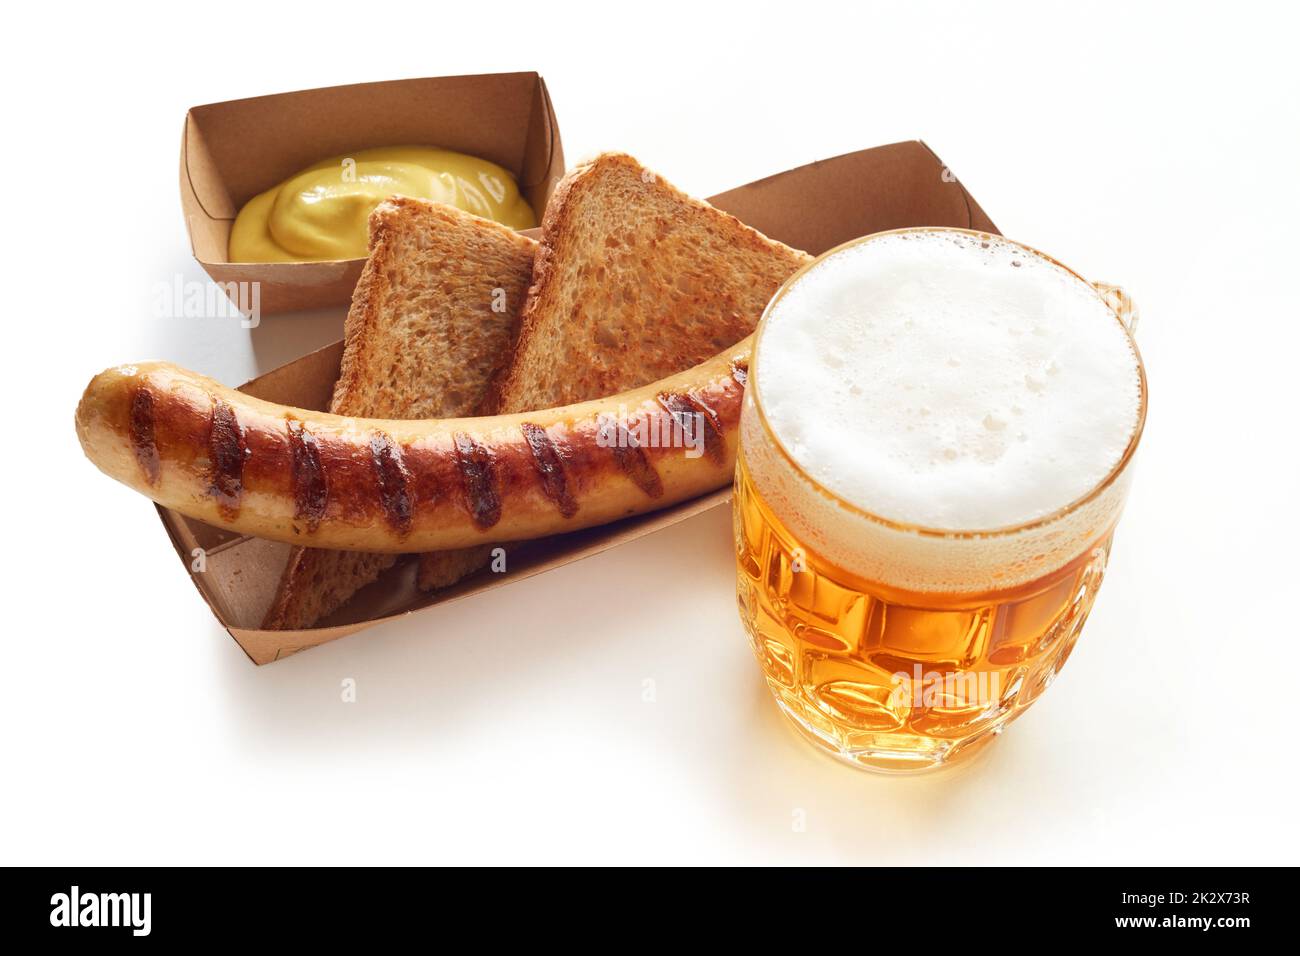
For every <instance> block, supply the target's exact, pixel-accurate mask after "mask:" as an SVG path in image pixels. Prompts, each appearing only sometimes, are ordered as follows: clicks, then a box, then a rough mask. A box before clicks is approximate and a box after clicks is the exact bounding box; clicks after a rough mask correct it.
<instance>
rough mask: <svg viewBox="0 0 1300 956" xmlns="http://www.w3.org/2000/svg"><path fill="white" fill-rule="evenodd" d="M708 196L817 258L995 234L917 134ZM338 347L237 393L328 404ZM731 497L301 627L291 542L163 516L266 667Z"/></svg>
mask: <svg viewBox="0 0 1300 956" xmlns="http://www.w3.org/2000/svg"><path fill="white" fill-rule="evenodd" d="M709 201H710V202H712V203H713V204H714V205H715V206H717V207H718V208H720V209H724V210H726V211H727V212H730V213H732V214H734V215H735V216H737V217H739V218H740V219H741V220H743V221H744V222H747V223H749V224H750V225H752V226H754V227H756V228H757V229H760V230H762V231H763V232H764V233H766V234H767V235H769V236H771V237H773V238H775V239H780V240H781V241H782V242H785V243H788V244H789V245H792V246H795V247H796V248H800V249H804V250H807V251H808V252H811V253H821V252H824V251H826V250H827V249H830V248H832V247H834V246H836V245H839V244H840V243H842V242H845V241H847V240H849V239H852V238H855V237H857V236H861V235H866V234H868V233H872V232H880V231H882V230H885V229H897V228H900V227H904V226H960V227H963V228H968V229H978V230H982V231H985V232H996V231H997V229H996V227H995V226H994V225H993V223H992V221H991V220H990V219H989V218H988V216H986V215H985V214H984V211H983V210H982V209H980V207H979V206H978V205H977V204H976V202H975V200H974V199H972V198H971V196H970V195H969V194H968V193H967V192H966V190H965V189H964V188H963V187H962V185H961V184H960V183H959V182H958V181H957V180H956V179H955V178H954V177H953V176H952V174H951V173H950V172H949V171H948V169H947V167H945V166H944V165H943V163H941V162H940V161H939V158H938V157H937V156H935V155H934V153H933V152H931V151H930V149H929V148H928V147H927V146H926V145H925V144H924V143H921V142H917V141H913V142H905V143H896V144H894V145H891V146H882V147H878V148H876V149H867V150H862V151H861V152H856V153H849V154H847V155H844V156H838V157H836V158H834V159H828V160H823V161H821V162H817V163H812V164H811V165H808V166H802V167H800V168H798V169H792V170H789V171H787V172H784V173H778V174H777V175H775V176H769V177H768V178H766V179H761V180H759V181H757V182H753V183H750V184H749V185H747V186H741V187H739V188H738V189H733V190H731V191H729V192H725V193H722V194H720V195H717V196H713V197H711V199H710V200H709ZM342 354H343V343H342V342H338V343H335V344H334V345H330V346H327V347H325V348H323V349H320V350H318V351H316V352H312V353H311V354H310V355H305V356H303V357H302V358H300V359H298V360H296V361H293V362H290V363H288V364H287V365H282V366H281V367H279V368H277V369H275V370H273V371H271V372H268V373H267V374H265V375H262V376H260V377H258V378H256V379H254V380H253V381H251V382H249V383H247V384H246V385H244V386H242V391H245V392H247V393H249V394H250V395H254V396H257V397H258V398H263V399H267V400H268V401H274V402H281V403H284V404H289V405H296V406H298V407H301V408H308V409H314V410H325V409H327V408H328V406H329V400H330V394H331V391H332V390H333V387H334V380H335V378H337V376H338V369H339V360H340V357H341V356H342ZM730 496H731V490H730V489H729V488H725V489H720V490H718V491H715V492H713V493H712V494H709V495H705V496H702V497H700V498H696V499H693V500H691V501H686V502H682V503H680V504H678V505H676V506H675V507H672V508H668V509H665V510H663V511H658V512H652V513H650V514H646V515H639V516H637V517H634V518H628V519H625V520H623V521H618V522H615V523H613V524H609V525H604V526H601V527H596V528H589V529H587V530H585V531H577V532H573V533H571V534H564V535H555V536H553V537H550V538H544V539H540V540H537V541H532V542H524V543H520V544H515V545H510V546H508V552H509V560H508V567H509V569H508V571H506V572H505V573H500V574H496V573H492V572H490V571H481V572H479V573H478V574H475V575H473V576H471V577H470V578H468V579H466V580H465V581H462V582H461V583H460V584H458V585H456V586H455V587H452V588H448V589H446V590H443V591H438V592H435V593H433V594H424V593H422V592H420V591H419V590H418V589H417V588H416V586H415V565H414V562H405V563H402V564H399V565H398V567H396V568H394V569H393V570H392V571H391V572H389V573H388V574H386V575H384V576H383V577H381V578H380V579H379V580H378V581H376V582H375V583H374V584H372V585H370V586H369V587H367V588H366V589H364V590H363V591H361V592H360V593H359V594H357V596H356V597H355V598H353V599H352V600H351V601H350V602H349V603H348V604H346V605H345V606H344V607H342V608H341V609H339V610H338V611H337V612H335V613H334V614H333V615H331V616H330V617H328V618H326V619H325V620H324V621H323V622H322V624H323V626H321V627H316V628H312V629H309V630H298V631H264V630H260V629H259V625H260V623H261V621H262V618H263V616H264V615H265V613H266V611H267V608H268V607H269V606H270V603H271V600H272V597H273V595H274V592H275V589H276V585H277V584H278V582H279V579H280V573H281V571H282V570H283V568H284V565H285V562H286V560H287V556H288V553H289V547H290V546H289V545H286V544H279V543H276V542H271V541H264V540H261V539H257V538H249V537H243V536H238V535H234V534H232V533H230V532H228V531H223V530H221V529H218V528H214V527H212V526H210V525H206V524H203V523H201V522H198V521H194V520H192V519H189V518H186V517H184V516H182V515H180V514H177V513H176V512H173V511H168V510H166V509H164V508H159V509H158V511H159V514H160V516H161V517H162V521H163V524H164V525H165V526H166V528H167V531H168V534H170V536H171V539H172V543H173V544H174V545H175V547H176V550H177V553H178V554H179V555H180V557H181V559H182V560H183V561H184V562H185V566H186V567H187V568H189V569H190V576H191V578H192V579H193V581H194V585H195V587H197V588H198V589H199V593H200V594H202V595H203V597H204V599H205V600H206V601H207V602H208V605H209V606H210V607H211V608H212V612H213V614H215V615H216V616H217V619H218V620H220V621H221V623H222V625H224V626H225V628H226V629H227V630H228V631H229V632H230V634H231V635H232V636H233V637H234V638H235V640H236V641H238V642H239V644H240V646H241V647H242V648H243V649H244V651H245V652H246V653H247V654H248V656H249V657H250V658H252V660H253V661H254V662H255V663H258V664H265V663H268V662H270V661H274V660H279V659H280V658H282V657H285V656H287V655H289V654H292V653H294V652H296V651H300V650H303V649H304V648H308V647H313V646H315V645H317V644H323V643H325V642H326V641H332V640H334V639H336V638H340V637H344V636H346V635H348V634H353V633H355V632H357V631H360V630H363V629H364V628H367V627H371V626H373V625H374V624H377V623H379V622H381V621H385V620H389V619H391V618H393V617H396V616H399V615H402V614H409V613H412V612H418V611H425V612H427V611H428V609H429V608H432V607H433V606H435V605H438V604H442V603H444V602H447V601H453V600H456V599H458V598H462V597H466V596H468V595H470V594H476V593H478V592H480V591H487V590H491V589H493V588H498V587H502V586H504V585H507V584H509V583H511V582H512V581H517V580H520V579H521V578H525V577H529V576H531V575H534V574H540V573H542V572H543V571H549V570H550V569H552V568H557V567H560V566H561V565H564V564H568V563H570V562H572V561H577V560H579V559H580V558H585V557H588V556H590V555H593V554H597V553H599V552H601V551H604V550H606V549H608V548H612V547H615V546H617V545H619V544H622V543H623V542H625V541H630V540H633V539H634V538H639V537H641V536H642V535H646V534H650V533H651V532H653V531H658V530H660V529H662V528H666V527H668V526H670V525H673V524H676V523H677V522H679V521H684V520H685V519H687V518H689V517H691V516H692V515H696V514H700V513H701V512H703V511H707V510H708V509H710V508H714V507H717V506H718V505H722V504H724V503H726V502H727V501H729V500H730ZM199 567H202V568H203V570H198V568H199ZM430 624H436V618H432V617H431V618H430Z"/></svg>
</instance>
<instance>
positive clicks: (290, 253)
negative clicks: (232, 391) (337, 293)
mask: <svg viewBox="0 0 1300 956" xmlns="http://www.w3.org/2000/svg"><path fill="white" fill-rule="evenodd" d="M398 194H400V195H403V196H413V197H416V198H419V199H432V200H434V201H436V202H440V203H446V204H447V205H449V206H455V207H456V208H457V209H462V210H464V211H465V212H469V213H473V214H474V215H476V216H482V217H483V218H484V219H492V220H495V221H496V222H499V223H502V224H503V225H506V226H510V227H511V228H513V229H530V228H532V227H533V226H535V225H537V217H536V215H535V214H534V213H533V210H532V208H531V207H530V206H529V205H528V202H527V200H525V199H524V197H523V196H521V195H520V194H519V186H518V184H517V183H516V182H515V180H514V177H513V176H511V175H510V173H508V172H506V170H504V169H502V168H501V167H500V166H498V165H497V164H496V163H490V162H488V161H487V160H486V159H478V158H477V157H474V156H467V155H466V154H464V153H456V152H452V151H451V150H448V149H434V148H432V147H429V146H380V147H376V148H374V149H363V150H358V151H357V152H355V153H349V154H347V155H345V156H334V157H331V158H330V159H322V160H321V161H320V162H319V163H315V164H313V165H311V166H308V167H307V168H306V169H304V170H302V172H299V173H297V174H295V175H293V176H291V177H289V178H288V179H286V180H285V181H284V182H282V183H280V185H278V186H276V187H275V188H273V189H268V190H267V191H266V192H264V193H261V194H259V195H257V196H254V197H253V198H252V199H250V200H249V201H248V202H247V203H245V204H244V208H243V209H241V210H239V215H238V216H237V217H235V225H234V228H233V229H232V230H231V232H230V261H231V262H319V261H323V260H332V259H360V258H363V257H365V255H366V252H367V249H366V238H367V237H366V221H367V220H368V219H369V217H370V213H371V212H372V211H373V210H374V208H375V207H376V206H378V205H379V204H380V203H381V202H383V201H384V200H385V199H387V198H388V197H389V196H393V195H398Z"/></svg>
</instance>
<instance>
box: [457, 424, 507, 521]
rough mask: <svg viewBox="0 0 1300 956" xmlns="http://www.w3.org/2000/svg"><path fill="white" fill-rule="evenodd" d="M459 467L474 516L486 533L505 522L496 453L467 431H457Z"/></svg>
mask: <svg viewBox="0 0 1300 956" xmlns="http://www.w3.org/2000/svg"><path fill="white" fill-rule="evenodd" d="M453 438H454V440H455V442H456V466H457V467H458V468H459V469H460V479H461V487H462V488H463V489H464V491H465V503H466V505H468V507H469V513H470V517H472V518H473V519H474V524H475V525H477V526H478V527H479V528H480V529H482V530H486V529H488V528H490V527H492V526H493V525H494V524H496V523H497V522H498V521H500V520H501V499H500V498H498V497H497V492H496V480H495V477H496V476H495V474H494V471H495V469H494V468H493V465H492V452H490V451H488V449H487V447H486V446H484V445H481V444H479V443H478V442H476V441H475V440H474V439H473V438H471V437H470V436H469V435H467V434H465V433H464V432H456V433H455V435H454V436H453Z"/></svg>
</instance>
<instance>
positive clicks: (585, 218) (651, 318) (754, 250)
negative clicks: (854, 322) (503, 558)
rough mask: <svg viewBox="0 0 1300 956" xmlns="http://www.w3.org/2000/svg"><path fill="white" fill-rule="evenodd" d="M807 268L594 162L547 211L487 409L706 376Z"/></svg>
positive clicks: (426, 563)
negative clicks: (706, 367) (516, 329)
mask: <svg viewBox="0 0 1300 956" xmlns="http://www.w3.org/2000/svg"><path fill="white" fill-rule="evenodd" d="M810 258H811V257H810V256H809V255H808V254H807V253H805V252H800V251H798V250H796V249H791V248H790V247H789V246H786V245H783V244H782V243H780V242H776V241H775V240H772V239H769V238H767V237H766V236H764V235H763V234H762V233H760V232H758V231H757V230H755V229H751V228H750V227H749V226H746V225H745V224H744V223H742V222H741V221H740V220H739V219H737V218H735V217H734V216H730V215H728V214H727V213H724V212H722V211H720V210H718V209H715V208H714V207H713V206H710V205H709V204H708V203H707V202H703V201H701V200H698V199H693V198H691V197H690V196H687V195H686V194H685V193H683V192H681V191H680V190H678V189H676V188H674V187H673V186H671V185H669V184H668V183H667V182H665V181H664V180H663V179H661V178H660V177H659V176H657V175H655V174H654V173H652V172H650V171H649V170H648V169H646V168H645V167H643V166H642V165H641V164H640V163H638V162H637V161H636V160H635V159H633V158H632V157H631V156H627V155H625V154H623V153H604V154H602V155H600V156H597V157H596V158H595V159H593V160H591V161H590V162H588V163H585V164H583V165H581V166H578V167H577V168H575V169H573V170H572V171H571V172H569V173H568V175H566V176H565V178H564V179H563V180H562V181H561V182H560V184H559V185H558V187H557V188H556V191H555V193H554V194H553V195H552V197H551V201H550V204H549V205H548V206H547V207H546V214H545V216H544V217H543V221H542V242H541V245H540V246H539V247H538V250H537V258H536V260H535V262H534V265H533V286H532V288H531V289H529V291H528V300H527V302H526V303H525V305H524V309H523V316H522V319H521V330H520V333H519V339H518V341H517V343H516V345H515V350H514V354H513V356H512V358H511V361H510V364H509V365H508V366H507V367H506V369H505V370H504V371H503V372H502V374H501V376H500V379H499V380H498V382H497V383H496V384H495V386H494V393H495V394H494V397H493V398H492V399H491V400H490V401H489V403H488V405H487V406H486V408H487V410H489V411H491V412H493V413H496V412H520V411H528V410H531V409H534V408H547V407H550V406H552V405H565V404H568V403H570V402H580V401H585V400H587V399H592V398H599V397H601V396H603V395H613V394H616V393H618V392H622V391H626V390H627V389H630V388H638V387H640V386H642V385H645V384H647V383H649V382H653V381H656V380H658V379H661V378H664V377H665V376H668V375H672V374H673V373H675V372H680V371H683V370H685V369H688V368H690V367H691V366H693V365H698V364H699V363H700V362H703V361H705V360H706V359H708V358H710V357H712V356H713V355H716V354H717V353H718V352H720V351H721V350H722V349H725V348H727V347H728V346H729V345H734V344H735V343H736V342H738V341H740V340H741V339H742V338H744V337H745V336H746V335H748V334H749V333H751V332H753V331H754V327H755V326H756V325H757V324H758V320H759V317H760V316H761V315H762V313H763V309H764V307H766V305H767V302H768V300H769V299H770V298H771V297H772V295H773V294H774V293H775V292H776V290H777V289H778V288H779V287H780V285H781V283H782V282H784V281H785V280H786V279H787V278H789V277H790V275H791V274H793V273H794V271H795V270H796V269H798V268H799V267H800V266H801V265H803V264H804V263H805V262H808V261H809V260H810ZM482 553H483V552H481V554H482ZM461 554H468V552H461ZM479 560H483V558H482V557H480V558H479ZM446 562H447V558H446V557H444V556H442V555H423V556H421V560H420V570H419V575H418V579H417V580H418V582H419V585H420V587H421V588H424V589H426V590H428V589H431V588H434V587H440V586H443V585H444V584H445V583H447V582H448V580H452V581H454V580H455V579H456V577H457V576H458V575H457V574H456V572H459V571H461V566H460V565H456V566H453V567H452V568H451V569H450V573H449V569H448V567H447V564H446Z"/></svg>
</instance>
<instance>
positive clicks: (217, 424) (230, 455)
mask: <svg viewBox="0 0 1300 956" xmlns="http://www.w3.org/2000/svg"><path fill="white" fill-rule="evenodd" d="M244 455H245V448H244V429H243V427H242V426H241V425H240V424H239V419H238V417H236V415H235V410H234V409H233V408H231V407H230V406H229V405H228V404H226V403H225V402H224V401H222V400H221V399H219V398H214V399H213V400H212V417H211V419H210V421H209V426H208V461H209V463H210V464H209V475H208V477H209V483H208V494H210V495H212V497H214V498H216V499H217V510H218V511H219V512H220V513H221V516H222V517H223V518H225V519H226V520H227V521H233V520H234V519H235V517H236V516H237V515H238V514H239V499H240V498H241V497H242V496H243V494H244Z"/></svg>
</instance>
